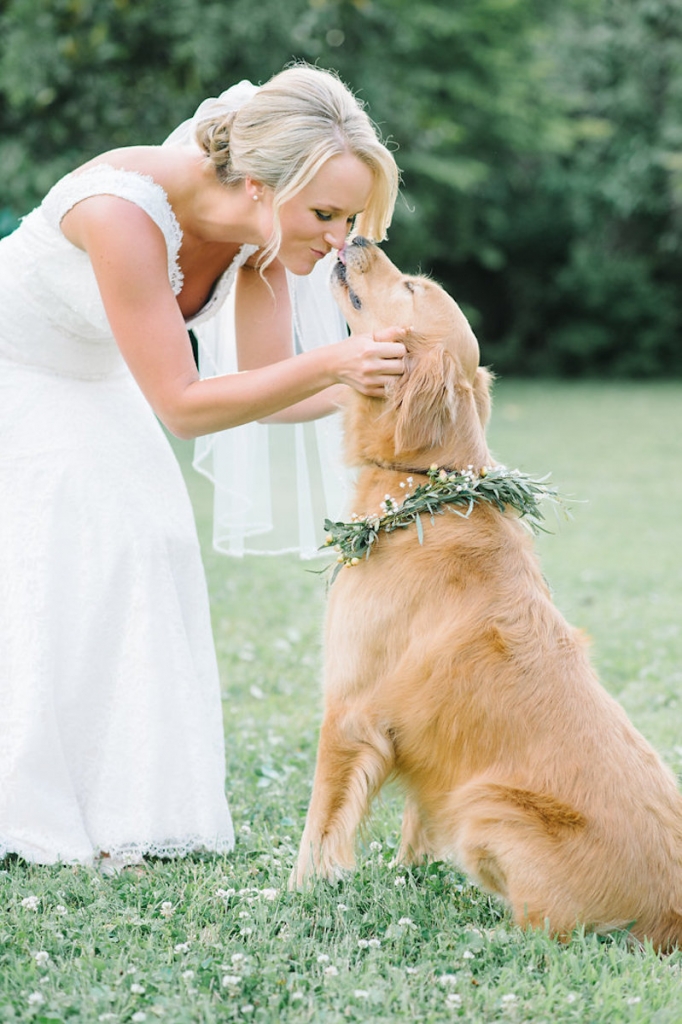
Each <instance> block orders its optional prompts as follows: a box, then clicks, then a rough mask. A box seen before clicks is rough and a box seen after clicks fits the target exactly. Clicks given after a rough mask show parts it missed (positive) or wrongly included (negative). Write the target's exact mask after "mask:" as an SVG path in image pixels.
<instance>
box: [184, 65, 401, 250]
mask: <svg viewBox="0 0 682 1024" xmlns="http://www.w3.org/2000/svg"><path fill="white" fill-rule="evenodd" d="M196 139H197V142H198V143H199V145H200V146H201V147H202V148H203V150H204V152H205V153H206V154H207V156H208V157H209V159H210V160H211V162H212V163H213V165H214V167H215V170H216V174H217V175H218V178H219V180H220V181H222V182H223V183H224V184H225V185H236V184H238V183H239V182H242V181H244V179H245V178H247V177H248V178H252V179H253V180H254V181H259V182H262V184H264V185H266V186H267V187H268V188H270V189H272V191H273V194H274V202H273V212H274V227H273V232H272V236H271V237H270V239H269V240H268V242H267V244H266V247H265V250H264V254H263V257H264V258H263V261H262V263H261V267H264V266H267V264H268V263H270V262H271V261H272V260H273V259H274V258H275V256H276V255H277V251H278V249H279V246H280V244H281V240H282V234H281V227H280V221H279V209H280V207H281V206H282V204H283V203H286V202H287V201H288V200H289V199H292V198H293V197H294V196H295V195H297V194H298V193H299V192H300V191H301V189H302V188H305V186H306V185H307V184H308V183H309V182H310V181H311V180H312V179H313V178H314V176H315V175H316V174H317V172H318V171H319V170H320V168H321V167H322V165H323V164H324V163H326V161H327V160H329V158H330V157H332V156H337V155H339V154H342V153H346V152H350V153H352V154H353V155H354V156H356V157H357V158H358V159H359V160H361V161H362V162H363V163H364V164H366V165H367V166H368V167H369V169H370V170H371V171H372V174H373V175H374V186H373V188H372V192H371V195H370V198H369V202H368V203H367V207H366V209H365V210H363V212H362V213H361V214H359V216H358V218H357V221H356V225H355V229H356V231H357V232H358V233H360V234H362V235H364V236H365V237H367V238H370V239H372V240H373V241H381V240H382V239H384V238H385V237H386V231H387V229H388V225H389V224H390V222H391V217H392V215H393V208H394V206H395V202H396V198H397V195H398V184H399V172H398V168H397V166H396V162H395V160H394V158H393V155H392V154H391V153H390V152H389V150H388V149H387V148H386V146H385V145H384V144H383V143H382V141H381V138H380V136H379V132H378V129H377V128H376V127H375V126H374V125H373V123H372V121H371V120H370V118H369V117H368V115H367V114H366V112H365V111H364V109H363V107H362V106H361V104H360V102H359V101H358V100H357V99H356V98H355V96H353V94H352V93H351V92H350V90H349V89H348V88H347V87H346V86H345V85H344V84H343V82H341V80H340V79H339V78H338V77H337V76H336V75H335V74H333V73H332V72H329V71H323V70H322V69H320V68H316V67H311V66H310V65H307V64H298V65H295V66H293V67H290V68H287V69H285V70H284V71H281V72H280V73H279V74H277V75H275V76H274V77H273V78H271V79H270V81H269V82H266V84H265V85H263V86H261V88H260V89H259V90H258V91H257V92H256V93H255V94H254V95H253V96H252V98H251V99H249V100H247V102H246V103H244V105H243V106H242V107H240V109H239V110H237V111H234V112H232V113H230V114H228V115H226V116H225V115H221V116H220V117H219V118H216V117H213V118H209V119H207V120H204V121H201V122H199V124H198V125H197V129H196Z"/></svg>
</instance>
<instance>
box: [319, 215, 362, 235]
mask: <svg viewBox="0 0 682 1024" xmlns="http://www.w3.org/2000/svg"><path fill="white" fill-rule="evenodd" d="M314 213H315V216H316V217H317V219H318V220H321V221H322V222H323V223H324V224H328V223H329V222H330V221H331V220H333V219H334V214H332V213H325V211H324V210H315V211H314ZM357 219H358V215H357V213H354V214H353V216H352V217H348V218H346V224H347V225H348V228H347V230H348V233H350V232H351V231H352V230H353V228H354V227H355V221H356V220H357Z"/></svg>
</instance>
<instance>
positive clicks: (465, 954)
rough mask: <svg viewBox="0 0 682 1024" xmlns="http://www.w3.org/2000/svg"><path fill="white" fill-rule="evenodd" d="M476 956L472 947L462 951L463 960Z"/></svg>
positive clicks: (472, 958)
mask: <svg viewBox="0 0 682 1024" xmlns="http://www.w3.org/2000/svg"><path fill="white" fill-rule="evenodd" d="M475 957H476V954H475V953H472V952H471V950H470V949H465V950H464V952H463V953H462V960H474V959H475ZM514 998H516V997H514Z"/></svg>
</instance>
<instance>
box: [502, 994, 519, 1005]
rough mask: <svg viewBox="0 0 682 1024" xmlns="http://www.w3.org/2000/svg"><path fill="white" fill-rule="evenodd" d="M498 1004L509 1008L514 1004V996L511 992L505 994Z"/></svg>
mask: <svg viewBox="0 0 682 1024" xmlns="http://www.w3.org/2000/svg"><path fill="white" fill-rule="evenodd" d="M500 1002H501V1003H504V1004H505V1005H506V1006H511V1004H512V1003H515V1002H516V996H515V995H514V993H513V992H507V994H506V995H505V996H502V998H501V999H500Z"/></svg>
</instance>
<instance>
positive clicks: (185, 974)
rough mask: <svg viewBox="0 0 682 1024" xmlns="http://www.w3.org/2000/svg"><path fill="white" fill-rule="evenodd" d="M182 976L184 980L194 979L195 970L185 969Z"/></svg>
mask: <svg viewBox="0 0 682 1024" xmlns="http://www.w3.org/2000/svg"><path fill="white" fill-rule="evenodd" d="M180 977H181V978H182V980H183V981H192V979H193V978H194V971H183V972H182V974H181V975H180Z"/></svg>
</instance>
